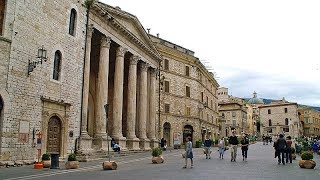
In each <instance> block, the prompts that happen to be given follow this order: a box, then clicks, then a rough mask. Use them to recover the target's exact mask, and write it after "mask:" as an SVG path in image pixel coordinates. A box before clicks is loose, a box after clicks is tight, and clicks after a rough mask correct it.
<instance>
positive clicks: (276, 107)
mask: <svg viewBox="0 0 320 180" xmlns="http://www.w3.org/2000/svg"><path fill="white" fill-rule="evenodd" d="M297 110H298V104H297V103H292V102H288V101H286V100H285V99H284V98H283V99H282V100H277V101H273V102H271V103H270V104H265V105H260V106H259V115H260V122H261V124H260V129H261V134H262V135H263V134H264V135H266V134H270V135H279V134H285V136H288V135H290V136H291V137H298V136H299V128H300V123H299V118H298V111H297Z"/></svg>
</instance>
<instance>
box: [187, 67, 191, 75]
mask: <svg viewBox="0 0 320 180" xmlns="http://www.w3.org/2000/svg"><path fill="white" fill-rule="evenodd" d="M186 76H190V70H189V66H186Z"/></svg>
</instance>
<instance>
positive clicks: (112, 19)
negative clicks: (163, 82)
mask: <svg viewBox="0 0 320 180" xmlns="http://www.w3.org/2000/svg"><path fill="white" fill-rule="evenodd" d="M93 9H94V10H95V11H99V14H100V15H101V16H105V17H106V19H108V21H109V24H110V25H111V26H113V28H116V29H117V31H118V32H122V33H123V34H124V35H125V36H127V37H128V38H129V39H131V40H132V41H133V42H135V43H136V44H138V45H139V46H141V47H143V48H144V49H146V50H148V51H149V52H150V53H151V54H153V55H154V56H155V57H157V58H158V59H160V54H159V53H158V51H157V49H156V48H155V46H154V45H153V43H152V41H151V40H150V38H149V36H148V34H147V32H146V31H145V29H144V28H143V26H142V24H141V23H140V21H139V20H138V18H137V17H136V16H134V15H132V14H130V13H128V12H126V11H123V10H121V9H120V8H119V7H112V6H110V5H107V4H104V3H101V2H98V3H96V4H95V6H94V7H93Z"/></svg>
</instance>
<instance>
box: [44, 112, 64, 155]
mask: <svg viewBox="0 0 320 180" xmlns="http://www.w3.org/2000/svg"><path fill="white" fill-rule="evenodd" d="M60 149H61V120H60V118H59V117H57V116H53V117H51V118H50V120H49V123H48V135H47V153H59V154H60Z"/></svg>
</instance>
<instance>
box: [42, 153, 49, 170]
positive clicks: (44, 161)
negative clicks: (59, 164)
mask: <svg viewBox="0 0 320 180" xmlns="http://www.w3.org/2000/svg"><path fill="white" fill-rule="evenodd" d="M41 159H42V164H43V167H44V168H50V166H51V161H50V154H48V153H45V154H42V157H41Z"/></svg>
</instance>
